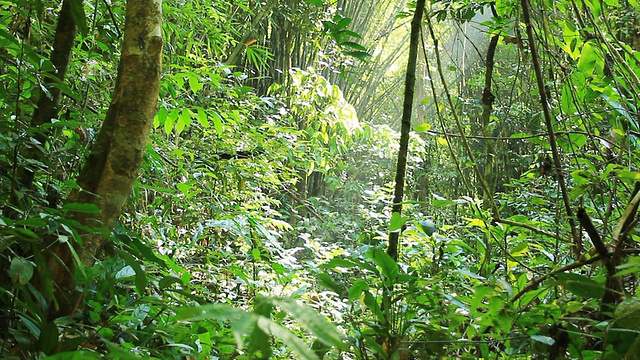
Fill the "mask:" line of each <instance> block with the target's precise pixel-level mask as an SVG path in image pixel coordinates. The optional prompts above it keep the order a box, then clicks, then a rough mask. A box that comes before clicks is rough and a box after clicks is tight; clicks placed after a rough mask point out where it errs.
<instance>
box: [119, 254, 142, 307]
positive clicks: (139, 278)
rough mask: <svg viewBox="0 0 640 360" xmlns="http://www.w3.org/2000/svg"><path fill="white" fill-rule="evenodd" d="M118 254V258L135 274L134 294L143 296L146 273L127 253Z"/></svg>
mask: <svg viewBox="0 0 640 360" xmlns="http://www.w3.org/2000/svg"><path fill="white" fill-rule="evenodd" d="M118 254H120V256H121V257H122V259H123V260H124V262H125V263H126V264H127V265H129V266H131V268H132V269H133V270H134V271H135V274H136V277H135V285H136V292H137V293H138V295H140V296H143V295H144V291H145V289H146V288H147V284H148V282H149V281H148V280H147V273H146V271H144V269H143V268H142V266H140V262H138V260H136V259H135V258H134V257H133V256H131V255H130V254H129V253H128V252H126V251H122V250H120V251H118Z"/></svg>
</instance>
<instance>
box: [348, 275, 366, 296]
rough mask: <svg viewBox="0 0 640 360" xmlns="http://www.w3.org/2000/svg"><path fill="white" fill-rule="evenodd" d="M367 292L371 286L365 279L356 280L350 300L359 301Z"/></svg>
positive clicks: (351, 289)
mask: <svg viewBox="0 0 640 360" xmlns="http://www.w3.org/2000/svg"><path fill="white" fill-rule="evenodd" d="M365 290H369V284H368V283H367V281H366V280H364V279H356V281H355V282H354V283H353V285H351V288H350V289H349V300H356V299H359V298H360V296H361V295H362V293H363V292H364V291H365Z"/></svg>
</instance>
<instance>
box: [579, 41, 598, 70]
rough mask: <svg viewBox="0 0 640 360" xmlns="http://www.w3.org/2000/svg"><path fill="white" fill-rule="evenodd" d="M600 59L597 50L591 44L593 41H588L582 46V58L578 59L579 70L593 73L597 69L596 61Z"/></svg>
mask: <svg viewBox="0 0 640 360" xmlns="http://www.w3.org/2000/svg"><path fill="white" fill-rule="evenodd" d="M597 61H598V55H597V53H596V50H595V49H594V47H593V46H592V45H591V42H586V43H585V44H584V46H583V47H582V52H581V53H580V59H579V60H578V70H580V71H582V72H584V73H588V74H591V73H593V72H594V71H595V67H596V62H597Z"/></svg>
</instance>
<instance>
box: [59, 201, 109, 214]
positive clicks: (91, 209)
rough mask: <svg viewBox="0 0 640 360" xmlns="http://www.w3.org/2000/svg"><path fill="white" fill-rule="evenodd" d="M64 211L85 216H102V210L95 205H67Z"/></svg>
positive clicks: (63, 207) (64, 206)
mask: <svg viewBox="0 0 640 360" xmlns="http://www.w3.org/2000/svg"><path fill="white" fill-rule="evenodd" d="M62 211H65V212H66V211H74V212H79V213H85V214H100V208H99V207H98V206H97V205H95V204H83V203H66V204H64V205H62Z"/></svg>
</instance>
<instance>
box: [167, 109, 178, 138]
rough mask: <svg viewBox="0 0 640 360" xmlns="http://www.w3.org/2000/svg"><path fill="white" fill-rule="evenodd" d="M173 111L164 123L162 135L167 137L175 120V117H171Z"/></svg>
mask: <svg viewBox="0 0 640 360" xmlns="http://www.w3.org/2000/svg"><path fill="white" fill-rule="evenodd" d="M173 115H174V114H173V111H172V112H171V116H167V119H166V120H165V121H164V133H165V134H167V135H171V133H172V132H173V123H174V119H176V118H177V117H174V116H173Z"/></svg>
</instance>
